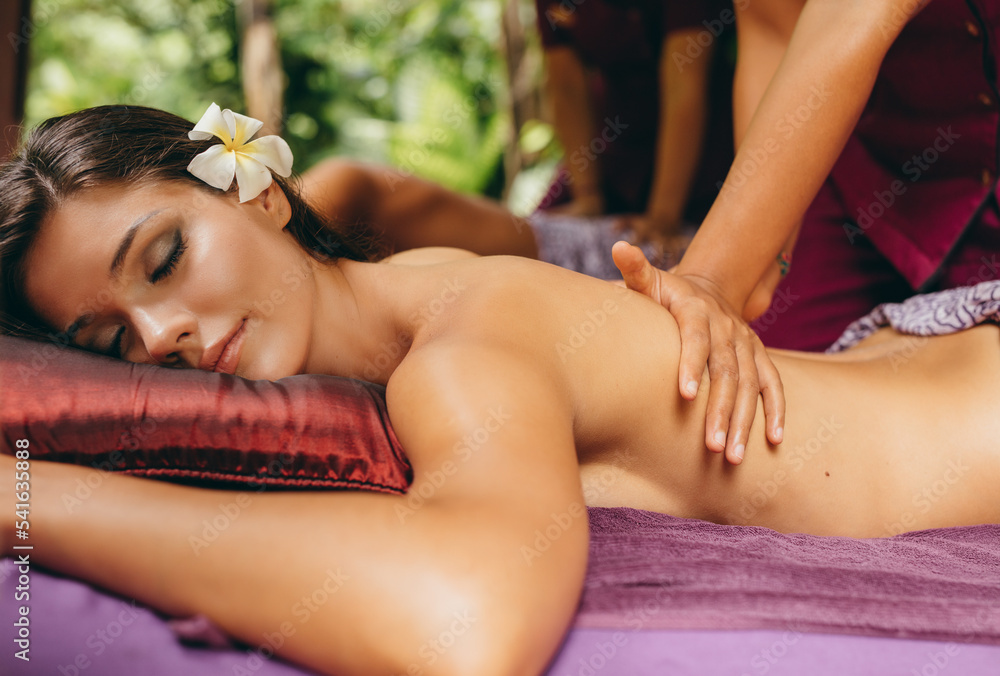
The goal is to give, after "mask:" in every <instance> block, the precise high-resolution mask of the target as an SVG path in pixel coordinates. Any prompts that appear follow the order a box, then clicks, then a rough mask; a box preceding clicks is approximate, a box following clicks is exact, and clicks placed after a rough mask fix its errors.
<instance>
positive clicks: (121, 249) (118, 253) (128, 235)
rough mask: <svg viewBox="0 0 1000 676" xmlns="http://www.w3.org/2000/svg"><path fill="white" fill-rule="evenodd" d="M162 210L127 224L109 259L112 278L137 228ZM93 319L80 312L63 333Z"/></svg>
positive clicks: (84, 324) (121, 265)
mask: <svg viewBox="0 0 1000 676" xmlns="http://www.w3.org/2000/svg"><path fill="white" fill-rule="evenodd" d="M163 211H164V209H156V210H154V211H150V212H149V213H148V214H146V215H145V216H140V217H139V218H137V219H135V220H134V221H132V225H130V226H128V230H126V231H125V236H124V237H122V241H121V242H120V243H119V244H118V248H117V249H116V250H115V256H114V258H112V259H111V267H109V268H108V274H109V275H111V278H112V279H118V278H119V277H120V276H121V273H122V267H123V266H124V265H125V257H126V256H128V252H129V249H130V248H131V247H132V242H133V241H135V237H136V235H138V234H139V228H141V227H142V224H143V223H145V222H146V221H148V220H149V219H151V218H153V217H154V216H156V215H158V214H160V213H162V212H163ZM93 321H94V315H93V314H91V313H85V314H82V315H80V316H79V317H77V318H76V319H74V320H73V321H72V322H70V324H69V325H68V326H67V327H66V328H65V333H66V334H67V335H70V334H71V333H78V332H79V331H81V330H82V329H83V328H85V327H86V326H88V325H89V324H90V323H91V322H93ZM87 344H88V345H89V344H90V342H89V341H88V343H87Z"/></svg>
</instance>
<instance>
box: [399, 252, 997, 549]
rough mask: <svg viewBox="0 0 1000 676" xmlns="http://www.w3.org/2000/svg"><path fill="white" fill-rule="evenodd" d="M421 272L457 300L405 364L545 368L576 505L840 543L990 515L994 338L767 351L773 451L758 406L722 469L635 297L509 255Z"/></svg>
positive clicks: (657, 330)
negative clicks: (561, 394)
mask: <svg viewBox="0 0 1000 676" xmlns="http://www.w3.org/2000/svg"><path fill="white" fill-rule="evenodd" d="M421 272H426V273H427V274H429V275H432V276H439V277H440V280H441V283H443V282H444V281H445V280H448V279H451V280H453V283H454V280H458V284H460V285H461V286H462V287H463V288H464V289H467V291H463V292H462V293H460V294H458V295H457V296H456V297H455V298H454V300H453V302H451V303H450V305H449V307H446V308H443V309H441V311H440V312H439V313H438V314H436V315H434V317H433V318H431V321H429V322H425V324H424V326H423V327H422V330H421V331H418V333H417V334H416V337H415V342H414V346H413V350H412V355H411V356H413V355H418V354H419V353H420V352H421V351H422V350H423V349H426V347H427V346H429V345H434V344H435V343H439V342H440V341H444V340H447V341H454V340H456V339H461V340H464V339H469V340H470V341H487V342H497V343H503V344H505V345H513V346H515V349H517V350H519V351H521V352H523V353H524V354H526V355H528V356H527V358H528V359H532V360H534V363H536V364H537V365H538V368H539V369H542V370H544V371H545V372H548V373H551V374H552V375H551V377H553V378H555V379H556V380H557V381H559V386H560V387H561V388H564V391H565V392H566V393H567V396H568V398H569V401H571V402H572V413H571V415H572V429H573V436H574V441H575V446H576V452H577V458H578V461H579V465H580V476H581V478H582V480H583V487H584V498H585V500H586V502H587V504H589V505H592V506H630V507H636V508H641V509H649V510H654V511H661V512H667V513H671V514H674V515H677V516H684V517H692V518H703V519H709V520H712V521H716V522H721V523H739V524H749V525H760V526H766V527H770V528H774V529H777V530H781V531H786V532H790V531H798V532H809V533H817V534H838V535H853V536H879V535H891V534H894V533H897V532H902V531H907V530H917V529H921V528H928V527H936V526H946V525H959V524H968V523H982V522H987V521H997V520H1000V501H996V500H994V501H992V504H991V502H990V501H989V499H988V496H989V495H991V491H992V488H991V487H994V486H995V485H996V482H997V480H998V479H1000V442H998V439H1000V403H998V402H997V401H996V400H995V399H991V398H990V397H989V393H990V392H995V389H996V382H997V377H998V376H1000V349H998V348H1000V328H998V327H996V326H981V327H977V328H976V329H972V330H969V331H965V332H963V333H960V334H955V335H952V336H944V337H936V338H932V339H922V338H917V337H912V336H901V335H899V334H895V333H894V332H882V333H880V334H878V336H877V339H876V337H875V336H873V337H872V339H870V340H869V341H866V342H865V344H863V345H860V346H859V347H858V348H856V349H855V350H851V351H848V352H846V353H843V354H841V355H834V356H823V355H813V354H801V353H794V352H785V351H777V350H776V351H773V352H772V356H773V358H774V361H775V364H776V366H777V367H778V369H779V370H780V372H781V375H782V378H783V381H784V384H785V392H786V396H787V399H788V402H789V405H788V413H787V417H786V424H785V441H784V442H783V443H782V444H781V445H780V446H778V447H774V446H771V445H770V444H768V443H767V442H766V440H765V437H764V433H763V424H762V423H763V420H764V416H763V413H762V412H761V411H758V415H757V417H756V419H755V420H756V421H757V422H755V424H754V426H753V428H752V429H751V433H750V438H749V443H748V446H747V451H746V458H745V460H744V462H743V464H742V465H739V466H732V465H730V464H728V463H727V462H726V461H725V460H724V458H723V457H722V456H721V454H716V453H712V452H710V451H708V450H707V449H706V447H705V445H704V426H705V411H706V406H707V394H706V393H707V391H708V387H706V386H704V385H707V376H706V383H704V384H703V387H702V388H701V389H700V394H699V396H698V397H697V399H695V400H694V401H692V402H688V401H685V400H683V399H681V398H680V396H679V394H678V392H677V387H676V383H677V369H678V355H679V337H678V332H677V327H676V323H675V322H674V320H673V318H672V316H671V315H670V314H669V313H667V312H665V311H663V309H662V308H660V307H659V306H658V305H656V304H655V303H653V302H652V301H651V300H649V299H648V298H645V297H643V296H640V295H639V294H635V293H633V292H630V291H627V290H625V289H622V288H620V287H616V286H613V285H610V284H607V283H606V282H602V281H599V280H592V279H589V278H585V277H582V276H580V275H576V274H574V273H570V272H567V271H565V270H561V269H559V268H555V267H553V266H549V265H545V264H541V263H537V262H534V261H524V260H519V259H514V258H506V257H497V258H487V259H478V260H472V261H460V262H456V263H451V264H447V265H443V266H428V267H426V268H423V269H422V271H421ZM428 288H431V289H433V288H436V285H435V284H433V283H432V284H430V286H429V287H428ZM442 288H443V287H442ZM433 300H434V299H433V298H429V299H428V300H427V303H428V304H430V303H433ZM428 307H429V305H428ZM476 387H479V388H484V387H485V388H488V387H489V383H477V384H476ZM553 424H557V421H553ZM539 450H540V451H541V449H539Z"/></svg>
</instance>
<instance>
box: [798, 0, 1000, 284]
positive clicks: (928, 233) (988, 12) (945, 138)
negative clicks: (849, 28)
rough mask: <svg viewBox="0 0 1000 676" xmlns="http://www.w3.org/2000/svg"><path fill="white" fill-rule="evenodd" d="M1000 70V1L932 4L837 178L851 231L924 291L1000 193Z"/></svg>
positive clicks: (905, 39) (893, 52) (898, 53)
mask: <svg viewBox="0 0 1000 676" xmlns="http://www.w3.org/2000/svg"><path fill="white" fill-rule="evenodd" d="M912 4H913V5H914V6H915V5H916V3H912ZM900 12H901V13H902V12H903V10H902V9H901V10H900ZM904 20H905V19H904ZM998 68H1000V0H935V2H931V3H928V4H927V5H926V7H924V8H923V9H922V10H921V11H920V13H919V14H917V15H916V16H915V17H914V18H913V19H912V20H910V21H909V23H908V24H907V26H906V27H905V28H904V29H903V31H902V33H901V34H900V36H899V38H898V39H897V40H896V42H895V43H894V44H893V46H892V47H891V48H890V50H889V52H888V53H887V55H886V57H885V60H884V61H883V63H882V68H881V69H880V71H879V76H878V79H877V80H876V82H875V87H874V89H873V91H872V95H871V98H870V99H869V101H868V105H867V107H866V108H865V110H864V112H863V113H862V115H861V118H860V120H859V121H858V124H857V127H856V128H855V131H854V133H853V134H852V136H851V137H850V139H849V140H848V142H847V144H846V146H845V148H844V151H843V153H842V154H841V156H840V159H839V160H838V161H837V164H836V165H835V166H834V168H833V171H832V172H831V174H830V179H831V181H832V183H833V185H834V187H835V189H836V191H837V193H838V194H839V195H840V196H841V198H842V199H843V202H844V208H845V219H848V222H847V225H846V226H845V227H847V228H848V229H851V228H853V232H855V233H856V234H860V233H862V232H863V234H864V235H865V236H867V237H868V238H869V239H870V240H871V242H872V243H873V244H874V245H875V247H876V248H877V249H878V250H879V251H881V252H882V254H883V255H884V256H885V257H886V258H887V259H888V260H889V261H890V262H891V263H892V264H893V266H894V267H895V268H896V269H897V270H899V272H900V273H901V274H902V275H903V276H904V277H905V278H906V279H907V281H908V282H909V283H910V285H911V286H912V287H913V288H914V289H918V290H919V289H922V288H924V284H925V283H926V282H928V280H931V279H932V277H933V276H934V275H935V273H936V271H937V270H938V269H939V268H940V267H941V266H942V265H947V262H946V261H945V259H946V257H947V256H948V254H949V252H950V251H951V250H952V249H953V247H954V246H955V244H956V242H957V241H958V240H959V238H960V237H961V236H962V234H963V233H964V232H965V231H966V230H967V228H968V227H969V224H970V223H971V222H972V221H973V220H974V217H975V214H976V212H977V210H979V209H980V208H981V207H982V205H983V203H984V201H985V200H986V199H987V198H988V197H989V195H991V194H992V193H993V191H994V190H995V189H996V181H997V169H998V167H997V151H998V142H1000V136H998V128H1000V106H998V101H997V72H998ZM828 94H829V95H830V96H835V95H836V93H835V92H829V93H828ZM804 227H809V224H808V223H806V225H805V226H804Z"/></svg>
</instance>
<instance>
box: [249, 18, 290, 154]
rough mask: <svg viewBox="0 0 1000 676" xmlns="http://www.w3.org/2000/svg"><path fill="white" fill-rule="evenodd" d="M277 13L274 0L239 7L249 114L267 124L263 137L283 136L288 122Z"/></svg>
mask: <svg viewBox="0 0 1000 676" xmlns="http://www.w3.org/2000/svg"><path fill="white" fill-rule="evenodd" d="M273 11H274V7H273V3H272V0H244V2H242V3H240V5H239V19H240V33H241V35H242V44H241V46H240V51H241V55H240V61H241V66H242V70H243V95H244V97H245V98H246V104H247V111H246V114H247V115H249V116H250V117H255V118H257V119H258V120H261V121H262V122H263V123H264V127H263V129H262V130H261V132H260V133H261V134H262V135H263V134H280V133H281V128H282V126H283V121H284V95H285V74H284V72H283V71H282V67H281V53H280V51H279V49H278V36H277V33H276V32H275V30H274V22H273V21H272V20H271V13H272V12H273Z"/></svg>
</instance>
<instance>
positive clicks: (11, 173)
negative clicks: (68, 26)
mask: <svg viewBox="0 0 1000 676" xmlns="http://www.w3.org/2000/svg"><path fill="white" fill-rule="evenodd" d="M193 127H194V124H193V123H191V122H188V121H187V120H185V119H184V118H181V117H178V116H176V115H173V114H171V113H167V112H164V111H162V110H157V109H155V108H145V107H142V106H98V107H96V108H88V109H86V110H81V111H79V112H76V113H71V114H69V115H65V116H62V117H54V118H52V119H50V120H46V121H45V122H43V123H42V124H40V125H39V126H38V127H37V128H35V129H34V130H33V131H32V132H31V134H30V135H29V136H28V139H27V140H26V141H25V142H24V143H23V144H22V146H21V147H20V149H19V150H18V151H17V152H16V153H15V154H14V156H13V157H12V158H11V159H10V161H9V162H7V163H6V164H5V165H4V166H3V167H2V169H0V333H6V334H12V335H20V336H24V337H30V338H36V339H46V338H47V339H56V340H58V341H59V342H63V343H65V342H67V338H66V337H62V338H58V337H56V336H53V335H51V333H50V332H49V331H48V328H47V327H46V326H45V323H44V322H43V321H41V319H40V318H39V317H38V315H37V314H36V313H35V312H34V311H33V310H32V309H31V307H30V306H29V304H28V302H27V299H26V298H25V296H24V279H25V272H26V270H25V260H26V258H27V254H28V251H29V249H30V248H31V245H32V244H33V243H34V241H35V237H36V235H37V233H38V230H39V228H40V227H41V225H42V223H43V222H44V221H45V219H46V218H47V217H48V215H49V214H50V213H51V212H52V211H53V210H54V209H55V208H57V207H58V206H59V205H60V203H62V202H63V201H64V200H66V199H68V198H69V197H71V196H72V195H74V194H76V193H77V192H78V191H81V190H87V189H92V188H96V187H98V186H102V185H114V184H116V183H118V184H131V183H140V182H143V181H182V182H185V183H189V184H191V185H194V186H197V187H199V188H201V189H204V190H206V191H209V192H211V193H213V194H215V195H218V194H219V191H218V190H216V189H215V188H212V187H211V186H209V185H207V184H206V183H204V182H202V181H201V180H200V179H198V178H196V177H195V176H194V175H192V174H191V173H189V172H188V171H187V166H188V163H189V162H190V161H191V159H192V158H193V157H194V156H195V155H197V154H198V153H200V152H202V151H204V150H205V149H206V148H208V147H210V146H212V145H214V144H215V143H218V142H219V141H218V139H213V140H210V141H192V140H190V139H188V136H187V133H188V131H190V130H191V129H192V128H193ZM274 180H275V182H276V183H277V184H278V185H279V186H280V187H281V189H282V190H283V191H284V192H285V195H286V196H287V197H288V202H289V204H290V205H291V207H292V214H291V220H290V221H289V224H288V226H287V230H288V231H289V232H290V233H291V234H292V235H293V236H294V237H295V239H296V240H298V242H299V244H301V245H302V247H303V248H304V249H305V250H306V251H308V252H309V253H310V254H311V255H312V256H313V257H314V258H316V259H317V260H320V261H326V262H333V261H335V260H337V259H339V258H347V259H350V260H359V261H368V260H374V259H375V258H376V257H377V253H378V252H377V250H376V246H375V243H374V240H373V239H372V238H371V236H370V235H369V234H367V233H366V232H365V229H363V228H350V229H348V228H343V227H338V226H337V225H335V224H332V223H327V222H326V221H324V220H323V219H322V218H321V217H320V216H319V215H318V214H317V213H316V212H315V211H313V209H312V208H311V207H310V206H309V205H308V204H306V202H305V200H304V199H303V198H302V197H301V196H300V195H299V192H298V190H297V189H296V188H295V187H294V186H293V185H292V184H291V183H290V182H289V181H287V180H285V179H282V178H281V177H280V176H275V177H274ZM236 189H237V187H236V184H235V182H234V183H233V187H232V188H231V190H236Z"/></svg>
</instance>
